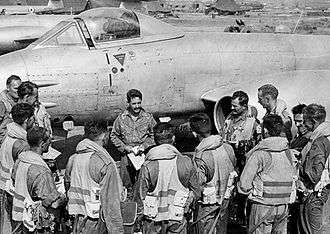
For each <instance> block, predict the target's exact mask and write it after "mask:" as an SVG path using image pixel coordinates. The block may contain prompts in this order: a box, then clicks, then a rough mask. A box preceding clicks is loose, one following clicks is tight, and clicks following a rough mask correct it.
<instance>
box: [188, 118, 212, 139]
mask: <svg viewBox="0 0 330 234" xmlns="http://www.w3.org/2000/svg"><path fill="white" fill-rule="evenodd" d="M189 124H190V128H191V130H193V131H194V132H196V133H198V134H201V135H203V134H206V133H211V130H212V124H211V119H210V117H209V116H208V115H207V114H205V113H198V114H194V115H192V116H191V117H190V118H189Z"/></svg>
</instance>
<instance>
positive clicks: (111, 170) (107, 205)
mask: <svg viewBox="0 0 330 234" xmlns="http://www.w3.org/2000/svg"><path fill="white" fill-rule="evenodd" d="M85 135H86V138H85V139H84V140H82V141H81V142H79V144H78V145H77V148H76V153H75V154H74V155H72V156H71V157H70V159H69V161H68V164H67V166H66V172H65V184H66V188H67V189H68V192H67V193H68V198H69V202H68V211H69V214H70V215H75V220H74V230H73V232H74V233H86V234H97V233H100V234H101V233H109V234H120V233H123V232H124V230H123V219H122V215H121V212H120V202H121V201H124V200H125V198H126V197H125V196H126V194H125V190H124V188H123V186H122V181H121V178H120V175H119V172H118V169H117V166H116V163H115V161H114V160H113V159H112V157H111V156H110V155H109V153H108V152H107V151H106V150H105V149H104V148H103V146H104V144H106V143H107V142H108V140H109V133H108V129H107V124H106V122H102V121H101V122H98V121H95V120H94V121H90V122H88V123H86V125H85Z"/></svg>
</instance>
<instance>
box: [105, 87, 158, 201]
mask: <svg viewBox="0 0 330 234" xmlns="http://www.w3.org/2000/svg"><path fill="white" fill-rule="evenodd" d="M141 102H142V93H141V92H140V91H139V90H137V89H131V90H129V91H128V92H127V103H128V107H127V109H126V110H125V111H124V112H123V113H121V114H120V115H119V116H118V117H117V118H116V120H115V122H114V124H113V128H112V132H111V135H110V137H111V141H112V143H113V144H114V145H115V146H116V147H117V149H118V150H119V151H120V152H122V157H121V165H120V173H121V177H122V180H123V183H124V186H125V187H126V188H128V196H129V199H131V198H132V197H131V196H132V195H133V186H134V185H135V181H136V179H137V170H136V169H135V168H134V166H133V164H132V163H131V161H129V159H128V156H127V154H130V153H134V154H135V155H140V154H142V153H144V152H145V151H146V150H148V149H149V148H150V147H151V146H153V145H155V142H154V134H153V128H154V126H155V125H156V121H155V119H154V118H153V116H152V114H151V113H148V112H146V111H145V110H144V109H143V108H142V107H141Z"/></svg>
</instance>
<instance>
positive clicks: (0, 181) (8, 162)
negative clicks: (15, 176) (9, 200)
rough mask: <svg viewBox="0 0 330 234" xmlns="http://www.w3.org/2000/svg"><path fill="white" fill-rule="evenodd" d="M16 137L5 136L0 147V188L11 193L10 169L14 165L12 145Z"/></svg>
mask: <svg viewBox="0 0 330 234" xmlns="http://www.w3.org/2000/svg"><path fill="white" fill-rule="evenodd" d="M16 140H17V139H15V138H12V137H9V136H6V137H5V139H4V141H3V143H2V145H1V148H0V189H2V190H5V191H7V192H9V193H11V189H12V187H13V185H12V179H11V170H12V167H13V165H14V160H13V155H12V151H13V145H14V143H15V141H16Z"/></svg>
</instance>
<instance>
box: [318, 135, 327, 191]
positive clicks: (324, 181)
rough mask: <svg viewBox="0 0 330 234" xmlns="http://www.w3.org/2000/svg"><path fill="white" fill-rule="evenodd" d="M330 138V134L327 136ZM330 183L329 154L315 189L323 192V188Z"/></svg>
mask: <svg viewBox="0 0 330 234" xmlns="http://www.w3.org/2000/svg"><path fill="white" fill-rule="evenodd" d="M327 138H328V140H329V141H330V136H327ZM328 184H330V162H329V155H328V157H327V160H326V162H325V165H324V169H323V171H322V174H321V178H320V181H319V182H318V183H317V184H316V185H315V187H314V191H316V192H318V193H319V194H320V193H321V192H322V190H323V188H324V187H325V186H327V185H328Z"/></svg>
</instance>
